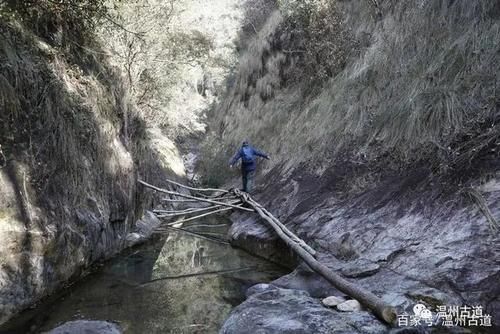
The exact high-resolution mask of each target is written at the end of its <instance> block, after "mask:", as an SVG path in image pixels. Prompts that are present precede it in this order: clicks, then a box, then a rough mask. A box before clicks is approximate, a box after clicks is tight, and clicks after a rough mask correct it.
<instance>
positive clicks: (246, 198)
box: [234, 189, 316, 256]
mask: <svg viewBox="0 0 500 334" xmlns="http://www.w3.org/2000/svg"><path fill="white" fill-rule="evenodd" d="M234 192H235V193H236V194H237V195H238V196H239V197H240V198H241V199H242V200H243V201H245V202H247V203H249V204H251V205H252V206H253V207H258V208H259V209H261V210H262V212H264V213H265V214H266V215H267V216H268V217H269V218H271V219H272V220H273V221H274V222H275V223H276V225H278V226H279V228H280V229H281V230H282V231H283V232H284V233H285V234H286V235H288V236H289V237H290V238H291V239H292V240H293V241H294V242H296V243H298V244H300V245H301V246H302V248H304V249H305V250H306V251H307V252H308V253H309V254H311V255H312V256H316V251H315V250H314V249H313V248H312V247H311V246H309V245H308V244H306V243H305V241H304V240H302V239H300V238H299V237H298V236H297V235H295V234H294V233H293V232H292V231H290V230H289V229H288V228H287V227H286V226H285V225H284V224H282V223H281V222H280V221H279V220H278V219H277V218H276V217H274V216H273V215H272V214H271V213H270V212H269V211H267V210H266V208H264V207H263V206H262V205H260V204H259V203H257V202H256V201H254V200H253V199H252V198H251V197H250V196H249V195H248V194H246V193H243V192H242V191H240V190H237V189H235V190H234Z"/></svg>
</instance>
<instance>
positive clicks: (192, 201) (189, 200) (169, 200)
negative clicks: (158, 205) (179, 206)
mask: <svg viewBox="0 0 500 334" xmlns="http://www.w3.org/2000/svg"><path fill="white" fill-rule="evenodd" d="M161 201H162V202H173V203H195V202H198V200H195V199H170V198H162V199H161Z"/></svg>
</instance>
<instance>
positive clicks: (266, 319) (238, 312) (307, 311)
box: [220, 288, 388, 334]
mask: <svg viewBox="0 0 500 334" xmlns="http://www.w3.org/2000/svg"><path fill="white" fill-rule="evenodd" d="M387 330H388V329H387V328H386V327H385V326H384V325H382V324H381V323H380V322H379V321H378V320H376V318H375V317H374V316H373V315H372V314H370V313H368V312H366V311H360V312H356V313H341V312H337V311H334V310H331V309H328V308H326V307H324V306H323V305H321V302H320V301H319V300H317V299H315V298H312V297H311V296H310V295H309V294H308V293H307V292H305V291H299V290H291V289H281V288H275V289H270V290H265V291H263V292H258V293H254V294H252V295H250V297H249V298H248V299H247V300H246V301H245V302H243V304H241V305H239V306H238V307H236V308H235V309H234V310H233V311H232V312H231V314H230V316H229V318H228V319H227V321H226V322H225V323H224V325H223V327H222V329H221V330H220V334H256V333H258V334H282V333H283V334H284V333H294V334H299V333H300V334H304V333H311V334H312V333H314V334H327V333H328V334H335V333H373V334H376V333H386V332H387Z"/></svg>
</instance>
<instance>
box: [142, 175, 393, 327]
mask: <svg viewBox="0 0 500 334" xmlns="http://www.w3.org/2000/svg"><path fill="white" fill-rule="evenodd" d="M138 182H139V183H140V184H142V185H144V186H145V187H148V188H150V189H153V190H155V191H158V192H161V193H165V194H168V195H170V196H177V197H181V198H184V199H188V200H190V201H195V202H202V203H209V204H211V205H212V206H209V207H206V208H201V209H200V208H192V209H185V210H155V211H154V213H155V214H156V215H157V217H159V218H169V217H175V216H186V215H188V214H191V213H198V212H204V211H208V212H205V213H203V214H201V215H198V216H192V217H188V218H183V219H181V220H179V221H175V222H170V223H167V224H166V225H165V224H161V225H160V227H159V228H160V229H161V228H162V227H163V228H165V227H169V226H172V225H176V224H181V223H183V222H187V221H191V220H194V219H198V218H202V217H206V216H208V215H211V214H215V213H220V212H225V211H229V210H235V209H236V210H241V211H245V212H255V213H257V214H258V215H259V216H260V217H261V218H262V220H263V221H264V222H265V223H267V224H268V225H270V226H271V227H272V229H273V230H274V231H275V232H276V234H277V235H278V237H279V238H280V239H282V240H283V241H284V242H285V243H286V244H287V245H288V246H289V247H290V248H291V249H292V250H293V251H294V252H295V253H296V254H297V255H298V256H299V257H300V258H301V259H302V260H303V261H304V262H305V263H306V264H307V265H308V266H309V267H310V268H311V269H312V270H313V271H315V272H316V273H318V274H319V275H321V276H323V277H324V278H325V279H326V280H327V281H328V282H330V283H331V284H332V285H333V286H334V287H335V288H337V289H338V290H340V291H342V292H344V293H345V294H347V295H348V296H350V297H352V298H354V299H356V300H358V301H359V302H360V303H361V304H362V305H364V306H365V307H367V308H368V309H370V310H371V311H372V312H373V313H374V314H375V315H376V316H377V317H378V318H380V319H381V320H383V321H385V322H386V323H388V324H390V325H394V324H395V321H396V318H397V315H396V311H395V309H394V308H393V307H392V306H390V305H389V304H387V303H386V302H384V301H383V300H382V299H381V298H380V297H378V296H376V295H375V294H373V293H372V292H370V291H368V290H365V289H364V288H362V287H361V286H359V285H356V284H354V283H353V282H350V281H348V280H347V279H345V278H344V277H342V276H341V275H339V274H337V273H335V272H334V271H333V270H331V269H330V268H328V267H327V266H325V265H324V264H322V263H321V262H319V261H318V260H317V259H316V251H315V250H314V249H313V248H312V247H310V246H309V245H308V244H307V243H306V242H305V241H304V240H302V239H300V238H299V237H298V236H297V235H295V234H294V233H293V232H292V231H290V230H289V229H288V228H287V227H286V226H285V225H284V224H282V223H281V222H280V221H279V220H278V219H277V218H276V217H274V216H273V215H272V214H271V213H270V212H269V211H268V210H266V209H265V208H264V207H263V206H262V205H260V204H259V203H258V202H256V201H255V200H254V199H253V198H252V197H251V196H250V195H249V194H248V193H246V192H243V191H241V190H238V189H231V190H224V189H213V188H206V189H201V188H193V187H189V186H185V185H182V184H180V183H177V182H174V181H171V180H167V182H168V183H170V184H173V185H176V186H178V187H181V188H184V189H187V190H190V191H195V192H196V193H198V194H205V193H206V192H211V193H219V194H222V196H221V197H214V196H213V194H212V196H210V195H204V196H202V197H196V196H192V195H188V194H181V193H179V192H176V191H172V190H167V189H162V188H159V187H156V186H154V185H151V184H149V183H147V182H144V181H141V180H139V181H138ZM171 200H172V201H175V199H171ZM241 204H245V206H243V205H241Z"/></svg>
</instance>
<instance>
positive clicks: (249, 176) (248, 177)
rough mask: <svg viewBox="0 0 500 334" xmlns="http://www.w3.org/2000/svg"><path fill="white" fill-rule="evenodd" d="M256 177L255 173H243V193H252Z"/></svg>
mask: <svg viewBox="0 0 500 334" xmlns="http://www.w3.org/2000/svg"><path fill="white" fill-rule="evenodd" d="M254 177H255V171H254V170H252V171H244V170H242V171H241V179H242V181H243V191H244V192H247V193H250V192H251V191H252V186H253V179H254Z"/></svg>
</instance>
